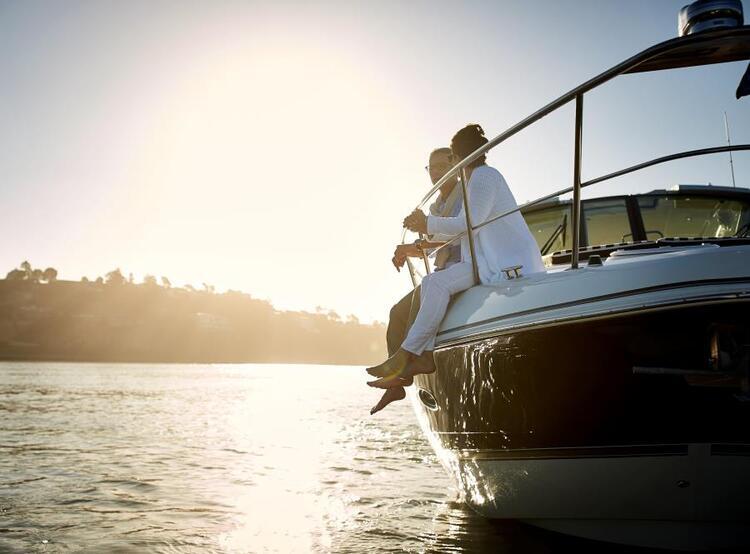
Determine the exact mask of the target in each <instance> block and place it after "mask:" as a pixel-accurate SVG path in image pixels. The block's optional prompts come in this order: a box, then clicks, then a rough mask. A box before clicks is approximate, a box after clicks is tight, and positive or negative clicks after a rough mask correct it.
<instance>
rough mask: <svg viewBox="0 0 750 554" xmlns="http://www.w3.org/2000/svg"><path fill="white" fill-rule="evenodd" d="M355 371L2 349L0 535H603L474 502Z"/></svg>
mask: <svg viewBox="0 0 750 554" xmlns="http://www.w3.org/2000/svg"><path fill="white" fill-rule="evenodd" d="M365 377H366V375H365V373H364V372H363V371H362V368H356V367H340V366H339V367H331V366H305V365H255V364H246V365H174V364H170V365H153V364H80V363H78V364H52V363H13V362H7V363H0V552H19V553H27V552H91V553H109V552H113V553H125V552H139V553H140V552H164V553H173V552H174V553H176V552H222V553H223V552H226V553H234V552H237V553H244V552H279V553H292V552H302V553H308V552H338V553H349V552H351V553H363V552H372V553H377V552H461V553H463V552H493V553H506V552H508V553H509V552H524V553H526V552H531V553H547V552H564V551H565V552H568V551H570V550H571V548H573V549H574V550H575V551H577V552H581V551H591V552H602V551H609V550H608V549H606V548H602V547H601V545H592V544H590V543H587V542H582V541H578V542H577V541H572V540H568V539H562V538H560V537H559V536H557V535H554V534H551V533H545V532H543V531H539V530H535V529H533V528H531V527H527V526H524V525H522V524H515V523H498V522H490V521H487V520H484V519H482V518H481V517H479V516H477V515H475V514H474V513H473V512H471V511H470V510H468V509H467V508H466V507H465V506H464V505H463V504H462V503H461V501H460V499H459V497H458V494H457V492H456V490H455V489H454V488H453V485H452V484H451V482H450V480H449V479H448V477H447V475H446V474H445V473H444V471H443V469H442V467H441V466H440V465H439V464H438V462H437V459H436V457H435V456H434V454H433V453H432V450H431V449H430V446H429V445H428V443H427V441H426V440H425V439H424V438H423V437H422V434H421V432H420V429H419V427H418V426H417V424H416V419H415V417H414V413H413V412H412V408H411V405H410V404H409V401H408V400H406V401H403V402H400V403H398V404H392V405H391V406H390V407H389V408H387V409H386V410H385V411H383V412H381V413H380V414H377V415H375V416H370V415H369V409H370V407H371V406H372V405H373V404H374V403H375V402H376V400H377V398H378V396H379V395H378V393H377V391H374V390H372V389H370V388H368V387H366V386H365V381H366V379H365ZM618 551H619V550H618Z"/></svg>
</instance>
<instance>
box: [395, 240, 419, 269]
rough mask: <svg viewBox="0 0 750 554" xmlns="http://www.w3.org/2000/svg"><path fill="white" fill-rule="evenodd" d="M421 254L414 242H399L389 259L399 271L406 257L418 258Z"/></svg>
mask: <svg viewBox="0 0 750 554" xmlns="http://www.w3.org/2000/svg"><path fill="white" fill-rule="evenodd" d="M421 255H422V251H421V250H420V249H419V248H417V246H416V244H399V245H398V246H397V247H396V250H395V251H394V252H393V259H392V260H391V261H392V262H393V265H394V266H395V267H396V269H397V270H398V271H401V268H402V267H404V264H405V263H406V258H407V257H409V256H411V257H412V258H418V257H419V256H421Z"/></svg>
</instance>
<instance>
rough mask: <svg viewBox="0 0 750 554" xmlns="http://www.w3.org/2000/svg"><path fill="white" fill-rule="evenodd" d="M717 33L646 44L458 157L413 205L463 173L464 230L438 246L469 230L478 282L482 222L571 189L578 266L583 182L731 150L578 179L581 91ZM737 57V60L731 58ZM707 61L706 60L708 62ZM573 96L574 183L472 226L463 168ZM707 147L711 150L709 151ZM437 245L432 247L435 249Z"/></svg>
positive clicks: (739, 31)
mask: <svg viewBox="0 0 750 554" xmlns="http://www.w3.org/2000/svg"><path fill="white" fill-rule="evenodd" d="M748 29H750V26H745V27H740V28H737V29H734V30H732V31H731V32H727V33H724V34H726V35H727V36H729V35H732V34H735V33H736V34H738V35H743V34H746V33H747V32H748ZM716 36H717V35H716V33H715V32H712V33H701V34H696V35H688V36H685V37H680V38H676V39H670V40H667V41H665V42H662V43H660V44H657V45H655V46H652V47H650V48H647V49H646V50H644V51H642V52H640V53H638V54H636V55H635V56H632V57H630V58H628V59H626V60H625V61H623V62H621V63H619V64H617V65H615V66H613V67H611V68H610V69H608V70H607V71H604V72H602V73H600V74H599V75H597V76H595V77H593V78H592V79H589V80H588V81H586V82H584V83H583V84H581V85H579V86H578V87H575V88H574V89H572V90H570V91H569V92H567V93H566V94H563V95H562V96H560V97H559V98H557V99H556V100H553V101H552V102H550V103H549V104H547V105H545V106H543V107H542V108H540V109H539V110H537V111H536V112H534V113H532V114H531V115H529V116H528V117H526V118H524V119H522V120H521V121H519V122H518V123H516V124H515V125H513V126H512V127H510V128H509V129H507V130H506V131H504V132H503V133H500V134H499V135H497V136H495V137H494V138H492V139H491V140H489V141H488V142H487V143H486V144H484V145H482V146H481V147H479V148H477V149H476V150H475V151H474V152H472V153H471V154H469V155H468V156H466V157H465V158H464V159H462V160H461V161H459V162H458V163H457V164H456V165H454V166H453V167H452V168H451V169H450V170H449V171H448V172H447V173H446V174H445V175H443V177H442V178H441V179H439V180H438V181H437V182H436V183H435V184H434V186H433V187H432V188H431V189H430V191H429V192H428V193H427V194H426V195H425V196H424V197H423V198H422V200H421V201H420V202H419V204H418V205H417V207H416V208H415V209H422V208H423V207H424V206H425V204H426V203H427V202H428V201H429V199H430V198H432V196H433V195H434V194H435V192H437V191H438V190H439V189H440V188H441V187H442V186H443V185H445V184H446V183H447V182H448V180H449V179H451V178H452V177H453V176H456V177H458V175H459V172H460V174H461V175H462V176H463V177H464V179H463V180H462V187H463V192H464V213H465V217H466V219H467V231H464V232H463V233H461V234H459V235H456V236H455V237H453V238H452V239H451V240H450V241H448V242H447V243H446V244H445V245H443V246H442V247H440V248H443V247H444V246H447V245H448V244H452V243H453V242H455V240H458V239H459V238H460V237H462V236H463V235H465V234H466V233H467V232H468V233H469V247H470V254H471V263H472V270H473V273H474V279H475V284H476V283H477V282H478V268H477V262H476V257H475V255H474V244H473V243H474V237H473V234H474V231H476V230H477V229H479V228H481V227H483V226H484V225H487V224H489V223H492V222H493V221H496V220H498V219H500V218H502V217H505V216H507V215H510V214H511V213H515V212H517V211H520V210H521V209H522V208H524V207H527V206H530V205H533V204H536V203H539V202H542V201H544V200H547V199H550V198H553V197H554V196H559V195H560V194H565V193H567V192H571V191H572V192H573V204H574V206H573V213H572V218H571V225H572V230H573V237H572V238H573V245H572V246H573V252H572V256H571V269H576V268H577V267H578V255H579V251H580V245H579V244H578V242H579V231H580V210H581V198H580V191H581V189H582V188H584V186H590V185H593V184H595V183H598V182H602V181H604V180H607V179H611V178H614V177H617V176H620V175H624V174H626V173H630V172H632V171H637V170H638V169H643V168H645V167H649V166H651V165H656V164H657V163H663V162H665V161H670V160H673V159H679V158H681V157H690V156H691V155H703V154H711V153H715V152H728V151H729V152H731V151H733V150H735V148H734V147H731V148H730V147H720V148H711V149H703V150H705V152H702V151H700V150H693V151H689V152H683V153H679V154H674V155H672V156H667V157H665V158H657V159H656V160H651V161H650V162H645V163H644V164H639V165H638V166H632V167H631V168H627V169H624V170H620V171H618V172H614V173H612V174H610V175H607V176H604V177H600V178H598V179H596V180H591V181H588V182H586V183H582V182H581V160H582V132H583V95H584V94H585V93H586V92H588V91H590V90H592V89H594V88H597V87H599V86H601V85H603V84H604V83H606V82H608V81H610V80H612V79H614V78H615V77H617V76H619V75H622V74H625V73H632V72H633V70H635V69H636V68H638V66H640V65H642V64H644V63H646V62H648V61H650V60H653V59H654V58H657V57H659V56H663V55H665V54H666V53H669V52H671V51H673V50H677V49H679V48H683V47H684V46H685V45H687V44H690V45H700V44H703V43H710V42H713V41H714V40H715V37H716ZM732 61H737V60H732ZM707 63H708V62H707ZM573 100H575V103H576V115H575V135H574V137H575V154H574V170H573V186H572V187H569V188H568V189H565V192H559V193H555V194H553V195H546V196H544V197H542V198H540V199H537V200H535V201H532V202H527V203H526V204H524V205H523V206H520V207H517V208H515V209H513V210H509V211H508V212H505V213H503V214H500V215H498V216H495V217H493V218H491V219H488V220H486V221H484V222H482V223H480V224H478V225H476V226H473V225H472V224H471V221H470V214H469V209H468V200H467V186H468V183H466V182H465V181H466V180H465V171H466V168H467V167H468V166H469V164H471V163H472V162H474V161H475V160H477V159H478V158H479V157H481V156H483V155H485V154H486V153H487V152H489V151H490V150H492V149H493V148H495V147H496V146H498V145H500V144H502V143H503V142H505V141H506V140H507V139H509V138H511V137H512V136H513V135H515V134H517V133H519V132H520V131H522V130H524V129H525V128H526V127H529V126H530V125H532V124H534V123H536V122H537V121H539V120H540V119H542V118H543V117H545V116H547V115H549V114H550V113H552V112H554V111H556V110H558V109H560V108H562V107H563V106H565V105H566V104H568V103H569V102H571V101H573ZM740 146H741V148H737V150H746V149H748V148H745V147H746V146H747V145H740ZM709 150H710V152H709ZM696 152H702V153H701V154H696ZM405 236H406V231H404V233H402V242H403V240H404V238H405ZM437 250H438V249H436V250H435V251H437ZM425 266H426V270H427V272H428V273H429V271H430V269H429V264H428V263H427V261H426V258H425ZM409 267H410V269H411V268H412V266H411V264H409ZM412 280H414V276H413V274H412Z"/></svg>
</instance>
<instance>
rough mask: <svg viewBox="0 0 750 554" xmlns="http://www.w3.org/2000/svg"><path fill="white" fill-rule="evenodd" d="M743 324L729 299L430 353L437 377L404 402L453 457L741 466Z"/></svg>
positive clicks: (743, 312)
mask: <svg viewBox="0 0 750 554" xmlns="http://www.w3.org/2000/svg"><path fill="white" fill-rule="evenodd" d="M748 313H749V312H748V305H747V302H746V301H744V300H742V299H735V300H734V301H727V302H726V303H720V304H717V303H709V304H705V305H687V306H682V307H680V308H679V309H678V308H674V309H670V310H663V311H658V312H650V313H642V312H639V313H635V314H627V315H624V316H621V317H613V318H611V319H606V320H599V321H590V320H588V321H580V322H576V323H572V324H569V325H558V326H550V327H546V328H542V329H538V328H532V329H524V330H520V331H516V332H514V333H510V334H507V335H502V336H494V337H490V338H484V339H480V340H474V341H472V342H470V343H466V344H460V345H455V346H449V347H441V348H438V349H437V350H436V351H435V361H436V364H437V371H436V372H434V373H432V374H428V375H418V376H416V377H415V386H416V388H417V389H423V390H424V391H425V392H424V393H420V394H418V395H415V396H416V399H417V402H419V403H420V406H421V408H422V411H423V416H424V421H426V423H427V424H428V427H429V429H428V430H429V431H430V432H432V433H433V434H434V436H435V437H436V438H437V439H438V440H439V441H440V443H441V445H442V446H443V447H444V448H446V449H449V450H452V451H473V452H475V453H476V452H480V451H492V452H496V453H497V452H504V451H508V450H510V451H517V450H519V449H526V450H534V451H535V450H539V449H548V448H559V449H572V448H579V447H583V448H600V447H612V446H615V447H617V446H623V447H631V446H632V445H647V446H648V445H665V444H672V445H674V444H695V443H702V444H715V445H716V444H725V445H735V446H731V447H729V446H727V447H716V448H726V449H728V450H727V453H728V454H729V450H731V449H734V451H735V452H736V455H743V456H744V455H745V454H744V452H745V450H743V449H747V448H748V447H745V446H736V445H738V444H741V445H748V444H750V401H748V398H750V396H749V395H748V394H747V392H743V390H742V387H743V386H745V387H747V385H748V379H747V375H748V371H749V368H748V366H749V365H750V317H748ZM717 336H718V337H720V340H719V341H718V343H716V340H715V339H716V337H717ZM634 368H675V370H676V373H677V374H668V373H666V374H658V373H654V374H644V373H642V372H639V371H634ZM682 370H684V374H680V371H682ZM709 371H713V372H715V373H716V377H713V376H709V377H706V375H705V374H706V373H707V372H709ZM700 372H702V374H696V373H700ZM743 383H744V385H743ZM432 398H434V402H435V404H434V406H433V408H432V409H428V408H427V406H425V405H423V404H422V402H425V401H426V400H424V399H432ZM420 399H423V400H421V401H420ZM536 454H537V453H533V455H536ZM538 454H539V455H542V454H543V453H542V452H539V453H538ZM503 455H505V454H503ZM526 455H529V453H528V452H527V453H526Z"/></svg>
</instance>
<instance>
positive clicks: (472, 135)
mask: <svg viewBox="0 0 750 554" xmlns="http://www.w3.org/2000/svg"><path fill="white" fill-rule="evenodd" d="M488 142H489V141H488V140H487V138H486V137H485V136H484V129H482V126H481V125H479V124H478V123H470V124H469V125H466V126H465V127H464V128H463V129H461V130H459V131H458V132H457V133H456V134H455V135H453V139H452V140H451V150H452V151H453V155H454V156H456V157H457V158H458V159H459V160H463V159H464V158H465V157H466V156H468V155H469V154H471V153H472V152H474V151H475V150H476V149H477V148H480V147H482V146H484V145H485V144H487V143H488ZM486 161H487V156H485V155H484V154H483V155H481V156H479V157H478V158H477V159H476V160H474V161H473V162H472V163H471V164H469V166H468V167H478V166H480V165H484V164H485V163H486Z"/></svg>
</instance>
